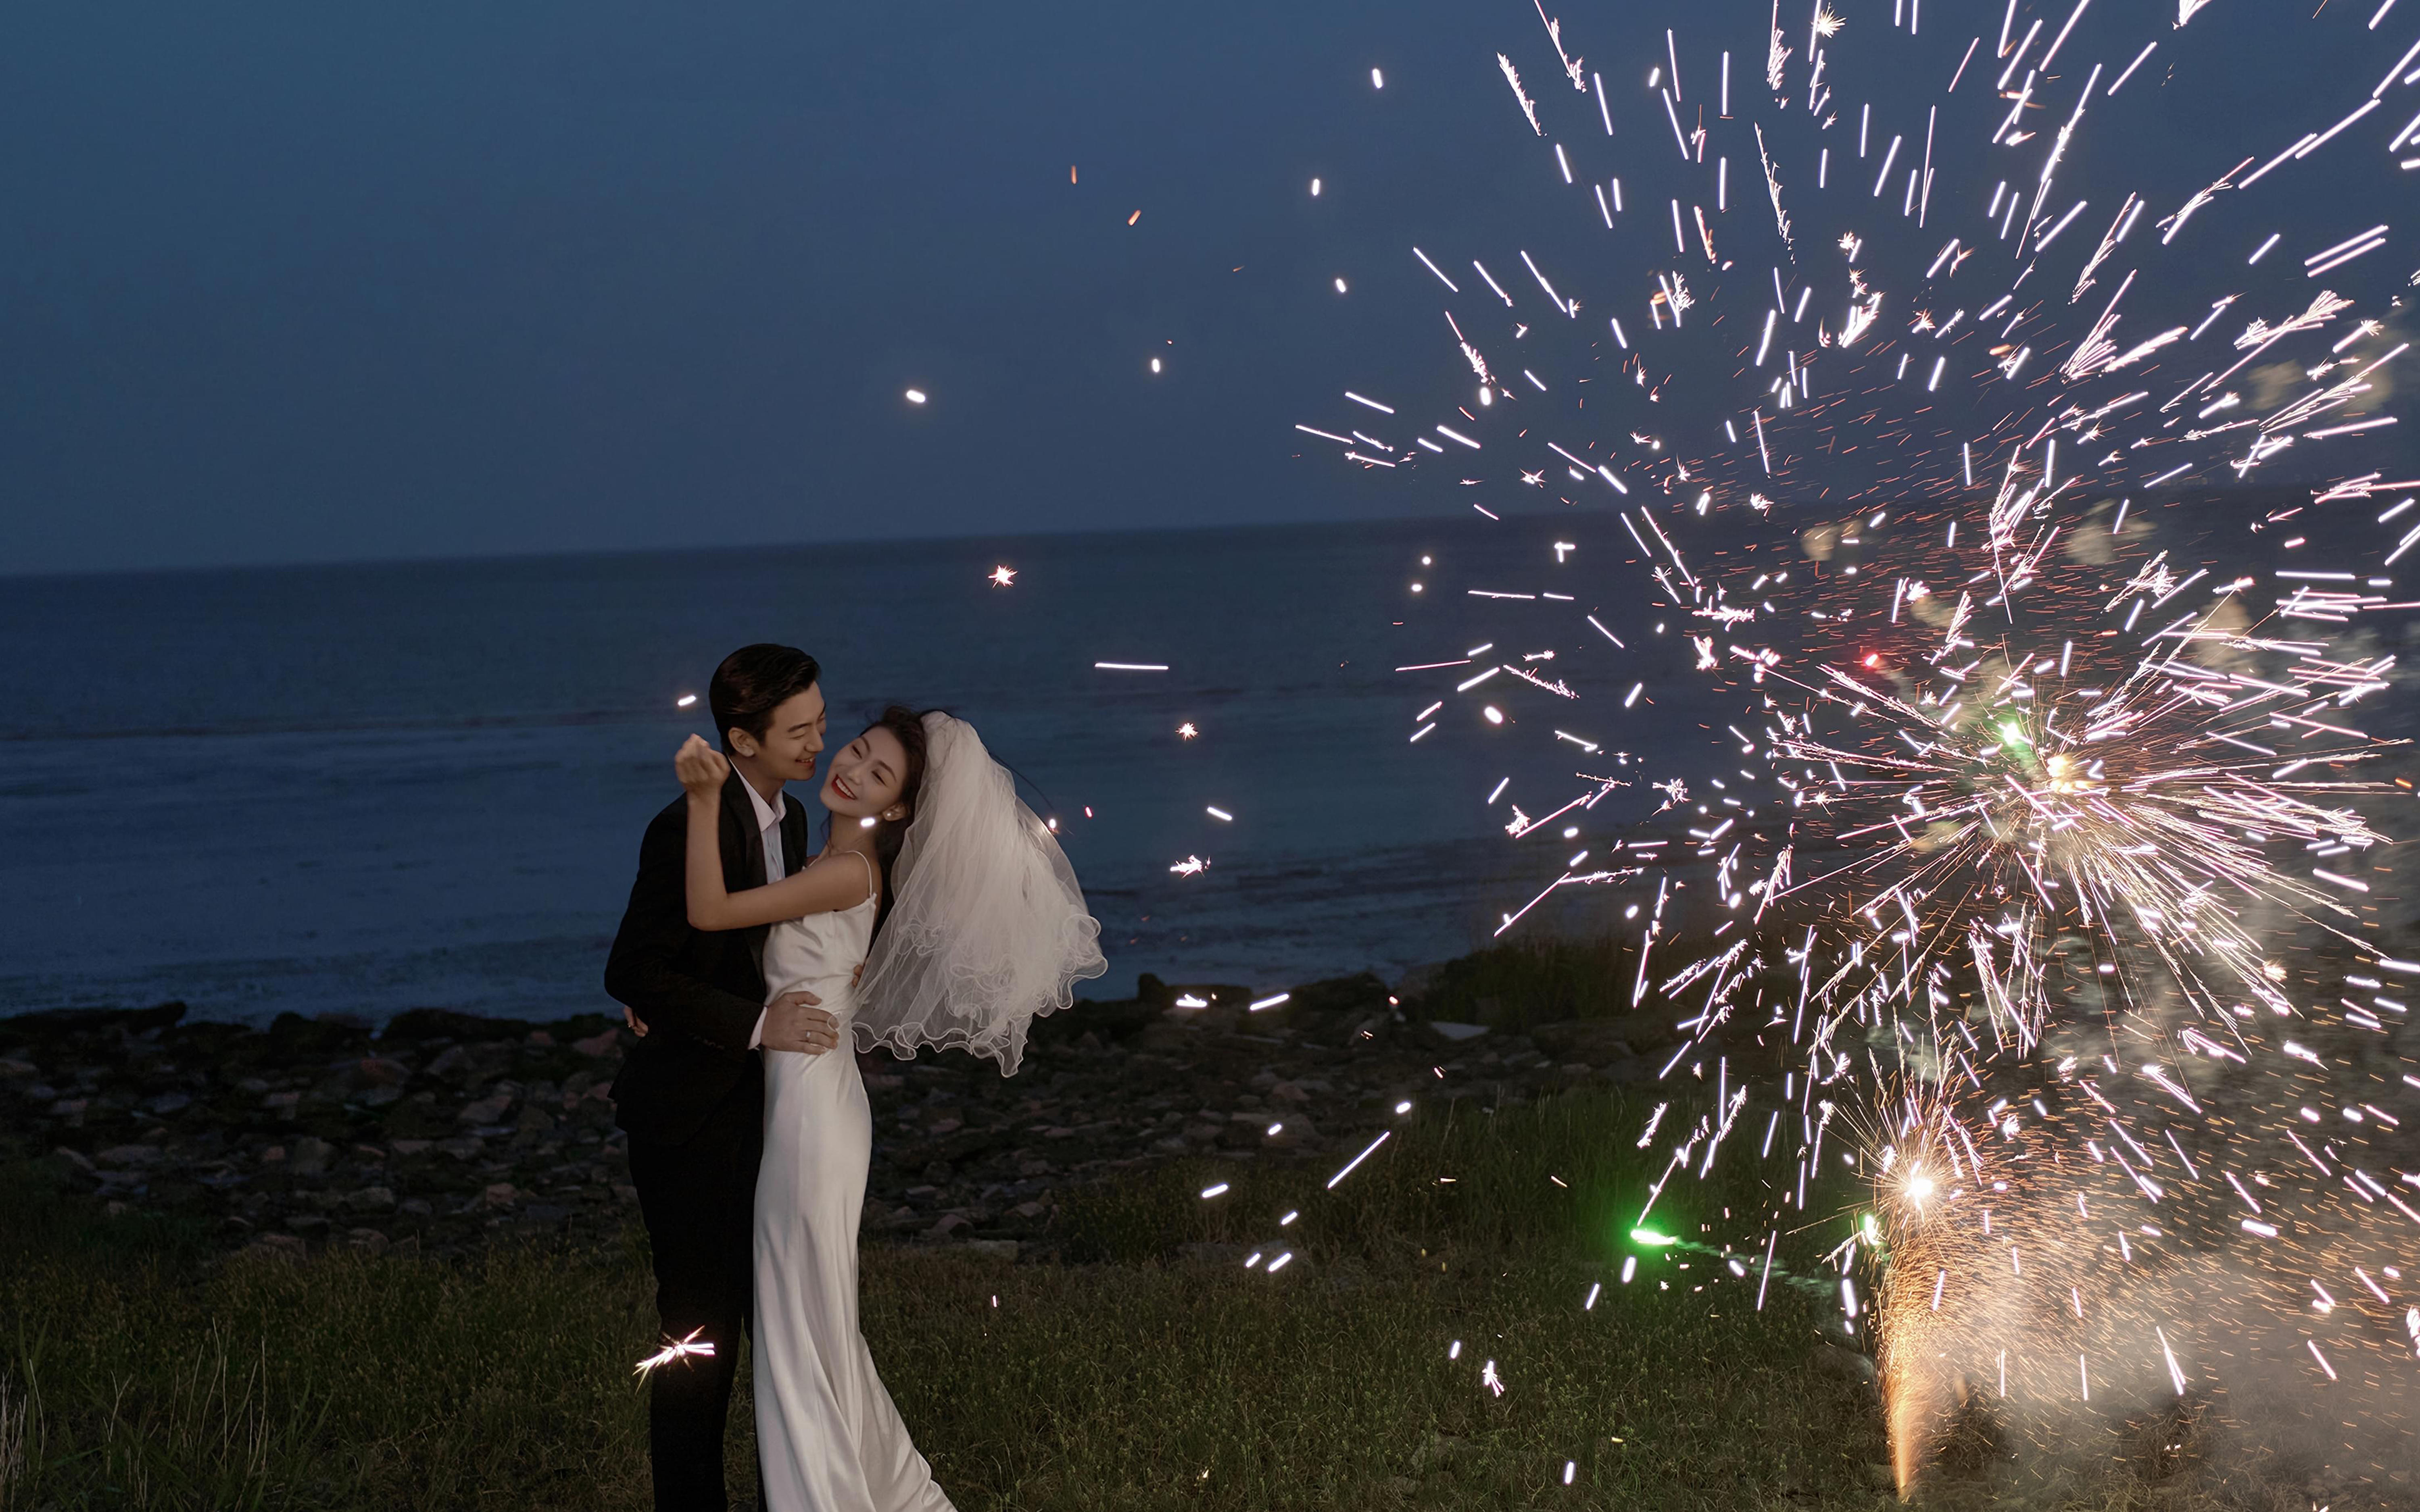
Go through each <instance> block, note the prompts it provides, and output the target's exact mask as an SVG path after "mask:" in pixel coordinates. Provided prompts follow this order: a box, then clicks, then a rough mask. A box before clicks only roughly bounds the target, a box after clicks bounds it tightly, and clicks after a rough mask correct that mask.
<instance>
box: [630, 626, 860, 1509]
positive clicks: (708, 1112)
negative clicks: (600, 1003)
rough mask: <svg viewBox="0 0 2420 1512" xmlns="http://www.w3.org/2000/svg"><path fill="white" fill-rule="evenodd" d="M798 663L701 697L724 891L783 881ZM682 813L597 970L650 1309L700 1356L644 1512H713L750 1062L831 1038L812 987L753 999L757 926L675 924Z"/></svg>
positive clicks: (674, 1388) (657, 1457)
mask: <svg viewBox="0 0 2420 1512" xmlns="http://www.w3.org/2000/svg"><path fill="white" fill-rule="evenodd" d="M816 677H817V671H816V668H815V659H814V657H813V656H808V655H807V654H806V653H805V652H803V651H799V650H797V649H796V648H794V647H790V646H777V645H753V646H742V647H740V648H739V649H738V650H737V651H735V652H733V653H732V654H731V655H730V656H725V657H724V658H723V659H722V665H721V666H720V667H718V668H716V669H715V671H714V680H713V682H712V683H710V684H709V685H707V688H706V702H707V703H708V704H709V705H710V706H711V707H712V709H713V711H714V722H715V725H716V727H717V728H718V729H720V730H721V732H722V750H723V754H724V755H726V756H728V757H729V758H730V759H731V777H730V779H728V780H727V781H726V782H725V783H724V784H723V789H722V811H721V826H722V870H723V875H722V881H723V886H724V887H728V888H730V889H731V890H732V891H734V892H737V891H740V890H742V889H744V888H749V887H763V886H766V885H768V884H769V883H773V882H778V881H780V880H781V879H782V878H783V877H785V876H787V875H789V874H790V873H791V872H795V871H797V870H798V869H799V867H800V866H801V865H802V864H804V862H805V861H806V858H807V820H806V813H805V810H801V809H800V808H799V805H798V803H797V802H796V800H794V799H792V798H790V797H789V796H787V795H784V794H783V791H782V788H783V784H784V783H787V782H797V781H807V782H812V781H813V780H814V774H815V757H816V756H817V754H819V753H820V752H821V751H822V750H823V748H824V695H823V690H822V689H821V688H820V687H817V686H816ZM688 814H689V804H688V800H687V799H686V798H675V799H674V800H673V802H672V804H671V806H670V807H669V808H667V809H665V810H663V811H662V812H661V813H659V814H657V815H656V817H655V818H654V819H653V820H652V821H650V822H649V823H648V825H647V833H646V838H645V839H644V840H643V841H640V842H639V875H638V879H637V880H636V881H635V882H633V883H631V885H630V905H629V908H628V911H627V912H625V913H624V914H623V916H622V928H621V930H620V932H619V933H616V934H615V935H614V936H613V954H612V956H611V957H610V958H609V959H608V960H607V961H606V963H605V990H606V992H607V993H609V994H611V995H613V998H614V999H615V1000H616V1001H617V1002H619V1003H621V1004H622V1005H623V1006H624V1007H625V1008H626V1009H628V1011H629V1014H630V1019H631V1027H632V1028H633V1029H635V1030H637V1031H638V1033H639V1035H640V1036H641V1038H640V1040H639V1041H638V1043H637V1044H635V1045H633V1046H632V1047H631V1049H630V1053H629V1056H628V1058H627V1059H625V1060H624V1061H623V1063H622V1072H621V1074H620V1075H619V1076H617V1077H616V1078H615V1079H614V1082H613V1103H614V1107H615V1117H614V1121H615V1122H616V1123H617V1124H619V1125H620V1126H621V1128H622V1129H623V1131H624V1132H626V1133H627V1134H628V1135H629V1137H630V1180H631V1183H632V1184H633V1185H635V1186H636V1187H637V1188H638V1189H639V1211H640V1214H641V1215H642V1216H643V1217H644V1219H645V1221H646V1225H647V1239H648V1242H649V1245H650V1247H651V1248H652V1249H653V1251H654V1255H655V1268H656V1310H657V1312H658V1313H659V1315H660V1317H661V1318H662V1320H663V1331H664V1334H665V1335H666V1336H667V1337H668V1338H673V1339H685V1338H688V1337H689V1336H690V1334H691V1333H692V1332H694V1333H695V1334H696V1336H697V1340H698V1342H700V1343H711V1344H712V1345H713V1346H714V1353H713V1354H712V1356H711V1357H704V1356H696V1355H691V1356H688V1357H685V1358H682V1359H678V1360H675V1361H674V1362H673V1363H671V1364H670V1365H664V1366H662V1367H660V1368H659V1369H658V1370H657V1371H656V1372H655V1375H654V1378H653V1380H652V1381H651V1382H650V1387H651V1391H650V1396H649V1398H648V1404H647V1448H648V1454H649V1457H650V1458H651V1459H652V1460H653V1462H654V1466H655V1483H656V1506H657V1508H658V1512H724V1509H725V1507H726V1505H727V1504H726V1502H725V1500H724V1495H723V1484H722V1429H723V1423H724V1421H725V1419H726V1418H727V1417H728V1416H729V1412H730V1405H731V1387H732V1383H733V1381H734V1379H735V1378H736V1376H737V1370H738V1365H739V1341H740V1340H741V1339H742V1338H743V1337H745V1336H746V1335H747V1332H748V1316H749V1298H750V1293H751V1291H752V1280H753V1276H754V1270H753V1265H752V1257H751V1242H752V1227H753V1226H752V1215H753V1211H754V1200H755V1190H756V1163H757V1157H758V1155H759V1153H760V1152H761V1150H762V1149H763V1144H764V1129H763V1123H764V1116H765V1068H764V1063H763V1057H761V1056H759V1055H758V1054H757V1051H758V1050H759V1049H760V1048H761V1049H765V1050H789V1051H796V1052H802V1053H805V1054H808V1055H816V1054H820V1053H822V1052H823V1051H826V1050H829V1049H830V1048H832V1046H833V1045H834V1044H835V1043H837V1042H838V1026H837V1024H836V1022H835V1021H834V1020H833V1018H832V1016H831V1015H830V1013H828V1012H826V1011H824V1010H822V1009H821V1008H818V1007H816V1006H815V1004H816V1003H817V1002H818V999H817V998H816V997H815V995H814V994H813V993H784V994H783V995H781V996H780V997H777V998H775V999H774V1000H773V1001H772V1002H771V1003H769V1004H768V1003H767V1002H766V1001H765V977H764V972H763V969H762V967H761V966H760V965H759V964H758V956H759V950H760V948H761V947H762V946H763V945H764V943H765V934H766V930H765V929H764V928H763V927H762V926H759V927H757V928H755V929H747V930H732V931H729V932H727V933H704V932H701V931H698V930H693V929H691V928H690V926H689V906H688V886H687V881H686V876H685V868H686V865H687V859H686V849H687V845H688V834H689V820H688Z"/></svg>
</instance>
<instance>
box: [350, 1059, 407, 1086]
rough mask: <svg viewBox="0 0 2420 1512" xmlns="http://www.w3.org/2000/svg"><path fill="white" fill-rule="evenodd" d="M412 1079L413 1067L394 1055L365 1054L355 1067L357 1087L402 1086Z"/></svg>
mask: <svg viewBox="0 0 2420 1512" xmlns="http://www.w3.org/2000/svg"><path fill="white" fill-rule="evenodd" d="M410 1080H411V1067H410V1066H407V1065H405V1064H404V1063H403V1062H402V1061H400V1060H397V1059H396V1058H395V1057H392V1056H365V1057H362V1059H361V1060H360V1061H359V1062H357V1063H356V1064H355V1065H354V1067H353V1084H354V1085H355V1086H356V1087H363V1088H371V1087H401V1086H402V1085H403V1084H404V1083H406V1082H408V1081H410Z"/></svg>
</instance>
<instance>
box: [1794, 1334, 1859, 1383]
mask: <svg viewBox="0 0 2420 1512" xmlns="http://www.w3.org/2000/svg"><path fill="white" fill-rule="evenodd" d="M1809 1363H1810V1364H1812V1365H1814V1366H1815V1369H1816V1372H1817V1373H1818V1374H1819V1375H1826V1376H1838V1377H1840V1378H1842V1379H1844V1380H1849V1381H1867V1382H1871V1381H1873V1380H1874V1362H1873V1361H1872V1359H1871V1358H1869V1356H1867V1355H1865V1354H1861V1353H1859V1352H1858V1351H1857V1350H1851V1349H1844V1348H1842V1347H1841V1346H1839V1345H1838V1344H1833V1343H1830V1342H1829V1341H1825V1342H1822V1343H1818V1344H1817V1345H1816V1346H1815V1352H1814V1355H1813V1357H1812V1359H1811V1360H1810V1362H1809Z"/></svg>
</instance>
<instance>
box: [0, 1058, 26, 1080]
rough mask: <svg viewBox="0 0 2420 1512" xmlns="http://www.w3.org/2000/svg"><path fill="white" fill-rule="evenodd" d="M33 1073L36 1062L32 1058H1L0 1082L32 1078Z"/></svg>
mask: <svg viewBox="0 0 2420 1512" xmlns="http://www.w3.org/2000/svg"><path fill="white" fill-rule="evenodd" d="M33 1074H34V1063H33V1062H32V1061H30V1060H9V1059H6V1058H0V1082H19V1081H26V1080H30V1079H31V1078H32V1076H33Z"/></svg>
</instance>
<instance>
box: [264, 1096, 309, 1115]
mask: <svg viewBox="0 0 2420 1512" xmlns="http://www.w3.org/2000/svg"><path fill="white" fill-rule="evenodd" d="M301 1104H302V1093H300V1092H271V1093H270V1094H269V1095H268V1096H267V1097H264V1098H262V1099H261V1100H260V1105H261V1107H262V1108H263V1109H265V1110H266V1111H268V1112H271V1113H274V1114H276V1115H277V1116H278V1117H280V1118H283V1119H290V1118H292V1117H294V1112H295V1109H296V1108H297V1107H299V1106H300V1105H301Z"/></svg>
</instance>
